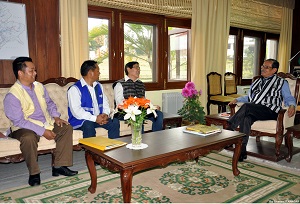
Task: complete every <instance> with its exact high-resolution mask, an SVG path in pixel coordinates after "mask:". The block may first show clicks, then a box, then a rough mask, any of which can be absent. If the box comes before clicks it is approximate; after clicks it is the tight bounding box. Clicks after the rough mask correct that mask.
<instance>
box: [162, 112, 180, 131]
mask: <svg viewBox="0 0 300 204" xmlns="http://www.w3.org/2000/svg"><path fill="white" fill-rule="evenodd" d="M163 114H164V120H163V129H164V130H165V129H170V128H174V127H181V124H182V116H181V115H177V114H171V113H165V112H163Z"/></svg>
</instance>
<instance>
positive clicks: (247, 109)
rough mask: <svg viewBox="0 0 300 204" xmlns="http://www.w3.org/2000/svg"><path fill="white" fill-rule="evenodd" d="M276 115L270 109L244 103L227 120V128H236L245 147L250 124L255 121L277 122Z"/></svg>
mask: <svg viewBox="0 0 300 204" xmlns="http://www.w3.org/2000/svg"><path fill="white" fill-rule="evenodd" d="M277 116H278V113H276V112H275V111H272V110H271V109H270V108H268V107H266V106H264V105H261V104H254V103H244V104H243V105H242V106H241V108H240V109H239V110H238V111H237V112H236V113H235V114H234V115H233V116H232V117H231V118H230V119H229V120H228V123H229V128H230V129H233V130H235V129H236V128H237V127H238V126H239V127H240V132H241V133H244V134H246V136H244V137H243V145H247V143H248V140H249V135H250V131H251V126H252V124H253V123H254V122H255V121H257V120H277Z"/></svg>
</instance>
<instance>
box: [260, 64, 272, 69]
mask: <svg viewBox="0 0 300 204" xmlns="http://www.w3.org/2000/svg"><path fill="white" fill-rule="evenodd" d="M260 68H262V69H273V67H269V66H266V65H261V67H260Z"/></svg>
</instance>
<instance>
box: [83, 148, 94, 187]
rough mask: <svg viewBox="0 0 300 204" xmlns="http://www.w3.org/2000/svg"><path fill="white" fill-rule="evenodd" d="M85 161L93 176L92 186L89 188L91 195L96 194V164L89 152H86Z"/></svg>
mask: <svg viewBox="0 0 300 204" xmlns="http://www.w3.org/2000/svg"><path fill="white" fill-rule="evenodd" d="M85 161H86V165H87V167H88V169H89V173H90V176H91V185H90V187H89V188H88V190H89V192H90V193H95V192H96V188H97V172H96V167H95V162H94V160H93V157H92V155H91V153H90V152H89V151H85Z"/></svg>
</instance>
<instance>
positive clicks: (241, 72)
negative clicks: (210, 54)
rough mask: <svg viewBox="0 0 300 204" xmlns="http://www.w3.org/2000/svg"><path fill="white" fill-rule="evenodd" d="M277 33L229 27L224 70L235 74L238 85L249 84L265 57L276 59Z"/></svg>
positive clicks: (257, 73)
mask: <svg viewBox="0 0 300 204" xmlns="http://www.w3.org/2000/svg"><path fill="white" fill-rule="evenodd" d="M278 42H279V34H271V33H265V32H258V31H251V30H246V29H240V28H233V27H231V28H230V35H229V38H228V49H227V62H226V71H227V72H233V73H235V74H236V76H237V79H238V85H249V84H251V81H252V78H253V77H254V76H257V75H259V74H260V65H262V64H263V61H264V60H265V59H269V58H273V59H277V52H278Z"/></svg>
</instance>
